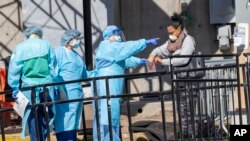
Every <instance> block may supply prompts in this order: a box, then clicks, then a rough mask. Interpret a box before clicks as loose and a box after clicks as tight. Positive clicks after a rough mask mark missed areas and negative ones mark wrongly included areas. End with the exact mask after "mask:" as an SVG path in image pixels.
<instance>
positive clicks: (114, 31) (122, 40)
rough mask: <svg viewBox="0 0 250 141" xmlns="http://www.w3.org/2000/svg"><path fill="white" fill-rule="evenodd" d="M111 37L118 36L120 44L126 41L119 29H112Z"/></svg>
mask: <svg viewBox="0 0 250 141" xmlns="http://www.w3.org/2000/svg"><path fill="white" fill-rule="evenodd" d="M112 35H116V36H119V37H120V38H121V39H120V41H121V42H124V41H126V38H125V36H124V34H123V31H122V29H121V28H117V29H114V30H113V31H112Z"/></svg>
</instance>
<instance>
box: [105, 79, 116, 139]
mask: <svg viewBox="0 0 250 141" xmlns="http://www.w3.org/2000/svg"><path fill="white" fill-rule="evenodd" d="M105 86H106V100H107V108H108V120H109V121H108V122H109V137H110V141H113V132H112V119H111V118H112V117H111V112H112V111H111V106H110V103H109V102H110V91H109V79H108V78H105ZM112 106H116V105H112Z"/></svg>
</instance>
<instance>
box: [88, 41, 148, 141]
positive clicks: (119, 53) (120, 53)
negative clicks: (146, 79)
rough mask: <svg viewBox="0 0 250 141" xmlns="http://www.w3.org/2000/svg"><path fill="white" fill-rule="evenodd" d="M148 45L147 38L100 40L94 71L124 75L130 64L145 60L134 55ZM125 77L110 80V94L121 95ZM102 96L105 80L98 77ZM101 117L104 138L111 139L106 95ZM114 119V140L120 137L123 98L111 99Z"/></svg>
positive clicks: (101, 108) (95, 136) (94, 133)
mask: <svg viewBox="0 0 250 141" xmlns="http://www.w3.org/2000/svg"><path fill="white" fill-rule="evenodd" d="M145 48H146V41H145V40H144V39H141V40H138V41H127V42H111V41H109V40H104V41H102V42H101V43H100V45H99V47H98V49H97V53H96V70H95V71H93V72H94V73H93V74H92V77H93V76H97V77H98V76H111V75H122V74H124V72H125V69H126V68H129V67H135V66H137V65H140V64H141V60H140V59H139V58H136V57H133V55H135V54H137V53H139V52H141V51H142V50H143V49H145ZM123 83H124V82H123V78H119V79H111V80H109V87H110V95H120V94H122V91H123ZM97 94H98V96H106V86H105V80H98V81H97ZM98 103H99V109H98V113H99V117H100V119H99V121H100V130H101V140H102V141H106V140H109V129H108V125H109V120H108V108H107V101H106V100H105V99H102V100H99V102H98ZM110 105H111V119H112V130H113V140H115V141H119V140H120V138H119V127H120V99H119V98H116V99H111V100H110ZM93 136H94V141H97V140H98V139H97V127H96V117H94V125H93Z"/></svg>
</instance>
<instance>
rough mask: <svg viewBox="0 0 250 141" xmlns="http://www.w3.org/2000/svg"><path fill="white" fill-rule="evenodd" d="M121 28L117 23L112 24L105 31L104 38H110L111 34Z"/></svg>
mask: <svg viewBox="0 0 250 141" xmlns="http://www.w3.org/2000/svg"><path fill="white" fill-rule="evenodd" d="M117 29H119V28H118V27H117V26H115V25H110V26H108V27H106V29H105V30H104V31H103V34H102V37H103V39H108V37H109V36H111V35H114V32H113V31H115V30H117Z"/></svg>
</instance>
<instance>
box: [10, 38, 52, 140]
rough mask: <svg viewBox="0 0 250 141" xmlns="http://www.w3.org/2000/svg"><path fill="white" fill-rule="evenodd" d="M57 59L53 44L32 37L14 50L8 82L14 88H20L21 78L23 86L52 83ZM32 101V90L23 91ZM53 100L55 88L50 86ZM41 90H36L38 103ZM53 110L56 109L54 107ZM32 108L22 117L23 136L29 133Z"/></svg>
mask: <svg viewBox="0 0 250 141" xmlns="http://www.w3.org/2000/svg"><path fill="white" fill-rule="evenodd" d="M55 65H56V60H55V56H54V51H53V49H52V47H51V44H50V43H49V42H47V41H45V40H42V39H39V38H30V39H27V40H25V41H23V42H22V43H20V44H18V45H17V46H16V48H15V49H14V51H13V54H12V56H11V60H10V64H9V72H8V83H9V85H10V86H11V88H12V89H13V90H18V88H19V85H20V83H19V79H20V78H21V80H22V87H26V86H32V85H38V84H44V83H52V82H53V78H54V77H55ZM23 94H24V95H25V96H26V97H27V98H28V100H29V101H30V103H31V91H23ZM49 95H50V98H51V100H54V92H53V88H52V87H50V88H49ZM39 102H40V99H39V91H36V103H39ZM52 110H53V112H55V111H54V109H52ZM30 113H31V109H27V110H26V111H25V113H24V117H23V119H22V132H21V137H22V138H25V136H26V135H28V131H27V120H28V118H29V115H30ZM49 125H50V130H52V127H53V117H52V118H51V120H50V123H49Z"/></svg>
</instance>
